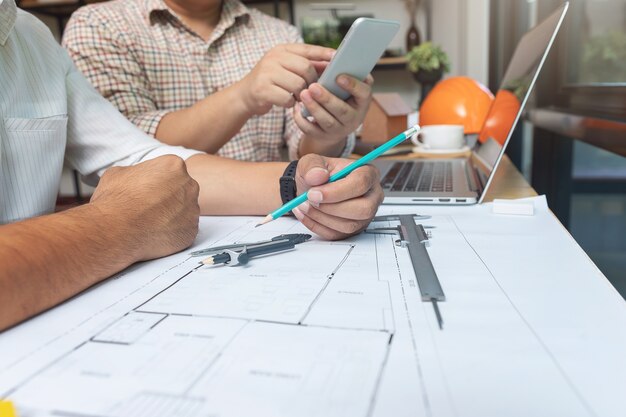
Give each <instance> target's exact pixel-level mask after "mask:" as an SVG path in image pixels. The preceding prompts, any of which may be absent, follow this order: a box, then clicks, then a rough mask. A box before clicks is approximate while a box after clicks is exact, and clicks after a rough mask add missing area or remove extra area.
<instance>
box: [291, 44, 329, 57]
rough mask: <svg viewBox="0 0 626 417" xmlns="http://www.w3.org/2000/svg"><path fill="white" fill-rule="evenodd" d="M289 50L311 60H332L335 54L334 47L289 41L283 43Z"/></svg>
mask: <svg viewBox="0 0 626 417" xmlns="http://www.w3.org/2000/svg"><path fill="white" fill-rule="evenodd" d="M283 47H284V48H285V50H286V51H287V52H291V53H292V54H296V55H300V56H302V57H305V58H306V59H308V60H310V61H330V60H331V59H332V57H333V56H334V55H335V50H334V49H333V48H326V47H324V46H318V45H307V44H305V43H289V44H285V45H283Z"/></svg>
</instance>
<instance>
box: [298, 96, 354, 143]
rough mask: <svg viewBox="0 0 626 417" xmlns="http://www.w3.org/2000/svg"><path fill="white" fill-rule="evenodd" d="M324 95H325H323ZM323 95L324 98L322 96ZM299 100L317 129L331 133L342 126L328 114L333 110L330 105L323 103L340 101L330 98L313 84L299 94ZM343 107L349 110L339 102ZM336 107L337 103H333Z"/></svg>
mask: <svg viewBox="0 0 626 417" xmlns="http://www.w3.org/2000/svg"><path fill="white" fill-rule="evenodd" d="M313 92H317V94H318V96H317V97H315V96H314V95H313ZM324 93H325V94H324ZM322 95H324V97H323V96H322ZM300 98H301V100H302V103H303V104H304V105H305V106H306V108H307V109H308V110H309V113H310V114H311V116H313V118H314V119H315V123H317V124H318V125H319V127H320V128H321V129H322V130H323V131H325V132H332V131H334V130H337V129H338V127H340V126H341V125H342V123H341V122H340V121H339V120H337V118H335V116H333V115H332V114H331V113H330V109H329V107H330V108H333V106H332V105H330V106H329V105H328V104H324V103H323V101H326V102H328V101H331V102H332V101H341V100H339V99H338V98H337V97H334V96H332V95H331V94H330V93H328V91H326V90H323V91H322V88H321V87H320V86H319V85H317V84H313V85H312V86H311V87H310V88H309V89H308V90H305V91H302V93H301V94H300ZM341 103H342V104H343V105H344V106H346V107H348V109H350V107H349V105H348V104H346V103H343V102H341ZM335 104H336V105H338V104H337V103H335Z"/></svg>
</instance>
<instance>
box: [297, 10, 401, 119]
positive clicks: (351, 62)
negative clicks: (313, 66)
mask: <svg viewBox="0 0 626 417" xmlns="http://www.w3.org/2000/svg"><path fill="white" fill-rule="evenodd" d="M399 28H400V23H399V22H397V21H394V20H381V19H370V18H363V17H360V18H358V19H357V20H355V21H354V23H353V24H352V26H351V27H350V30H349V31H348V33H347V34H346V36H345V37H344V38H343V40H342V41H341V44H340V45H339V47H338V48H337V53H336V54H335V56H334V57H333V58H332V59H331V61H330V63H329V64H328V67H326V69H325V70H324V72H323V73H322V75H321V76H320V79H319V81H318V83H319V84H320V85H322V86H323V87H324V88H326V89H327V90H328V91H330V92H331V93H332V94H334V95H335V96H337V97H339V98H341V99H342V100H347V99H349V98H350V93H348V92H347V91H345V90H344V89H342V88H341V87H339V86H338V85H337V82H336V79H337V77H338V76H339V75H341V74H347V75H351V76H352V77H354V78H356V79H358V80H364V79H365V77H367V75H368V74H369V73H370V72H371V71H372V69H374V66H375V65H376V62H377V61H378V59H379V58H380V57H381V56H382V54H383V52H385V48H387V45H389V42H391V40H392V39H393V37H394V36H395V35H396V33H397V32H398V29H399ZM301 114H302V116H304V117H309V116H311V115H310V114H309V111H308V110H307V109H306V107H304V106H303V107H302V111H301Z"/></svg>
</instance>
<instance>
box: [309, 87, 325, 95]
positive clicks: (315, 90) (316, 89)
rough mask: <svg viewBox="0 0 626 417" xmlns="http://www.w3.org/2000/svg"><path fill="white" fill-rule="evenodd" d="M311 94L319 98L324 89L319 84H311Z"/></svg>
mask: <svg viewBox="0 0 626 417" xmlns="http://www.w3.org/2000/svg"><path fill="white" fill-rule="evenodd" d="M309 91H310V92H311V95H312V96H313V97H315V98H319V97H320V96H321V95H322V89H321V88H320V87H319V86H318V85H317V84H311V86H310V87H309Z"/></svg>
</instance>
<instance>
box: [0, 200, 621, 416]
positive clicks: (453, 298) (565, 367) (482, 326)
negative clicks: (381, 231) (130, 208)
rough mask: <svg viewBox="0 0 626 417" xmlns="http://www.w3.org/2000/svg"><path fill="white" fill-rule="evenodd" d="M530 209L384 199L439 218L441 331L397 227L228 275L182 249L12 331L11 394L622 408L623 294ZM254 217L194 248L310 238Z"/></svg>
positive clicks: (531, 411)
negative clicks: (512, 212)
mask: <svg viewBox="0 0 626 417" xmlns="http://www.w3.org/2000/svg"><path fill="white" fill-rule="evenodd" d="M532 201H533V203H534V204H535V212H536V215H535V216H530V217H527V216H506V215H494V214H492V213H491V210H490V207H489V205H483V206H475V207H458V208H456V207H455V208H452V207H415V206H414V207H383V208H381V214H386V213H409V212H419V214H432V215H433V217H432V219H429V220H425V221H423V223H424V224H425V225H429V226H434V228H432V229H430V231H431V232H432V239H431V244H430V246H429V248H428V251H429V254H430V256H431V258H432V261H433V264H434V266H435V269H436V270H437V274H438V276H439V279H440V281H441V284H442V287H443V289H444V291H445V293H446V301H445V302H442V303H440V308H441V312H442V315H443V319H444V329H443V330H439V328H438V327H437V322H436V318H435V315H434V312H433V308H432V306H431V304H430V303H423V302H422V301H421V299H420V296H419V289H418V288H417V283H416V280H415V276H414V274H413V270H412V267H411V262H410V258H409V256H408V254H407V252H406V249H403V248H399V247H396V246H395V245H394V244H393V240H394V238H393V237H391V236H384V235H371V234H361V235H359V236H357V237H354V238H352V239H348V240H346V241H343V242H332V243H331V242H323V241H320V240H317V239H314V240H312V241H311V242H307V243H304V244H301V245H298V246H297V248H296V250H294V251H291V252H288V253H282V254H277V255H273V256H267V257H263V258H258V259H252V260H251V262H250V264H249V265H248V266H246V267H234V268H229V267H224V266H215V267H199V266H198V264H197V261H198V260H197V259H190V258H188V256H187V254H188V253H189V251H185V253H181V254H177V255H174V256H171V257H168V258H165V259H162V260H158V261H154V262H150V263H145V264H141V265H137V266H134V267H133V268H131V269H130V270H128V271H125V272H124V273H122V274H119V276H117V277H115V278H114V279H111V280H108V281H106V282H105V283H103V284H101V285H99V286H97V287H95V288H93V289H91V290H89V291H87V292H85V293H84V294H82V295H80V296H78V297H75V298H74V299H72V300H70V301H68V302H67V303H64V304H63V305H61V306H59V307H57V308H55V309H53V310H51V311H49V312H47V313H44V314H42V315H40V316H38V317H36V318H34V319H32V320H30V321H28V322H26V323H24V324H22V325H20V326H17V327H16V328H14V329H11V330H9V331H7V332H4V333H2V334H0V396H2V397H6V398H9V399H11V400H13V401H14V402H15V403H16V404H17V406H18V408H19V410H20V412H21V415H22V416H23V417H24V416H25V417H29V416H30V417H33V416H47V415H56V416H99V417H122V416H123V417H127V416H138V417H143V416H146V417H147V416H150V417H161V416H163V417H165V416H168V417H170V416H181V417H209V416H220V417H221V416H224V417H225V416H248V415H257V416H381V417H382V416H392V415H393V416H481V417H482V416H502V415H507V416H529V415H533V416H543V415H546V416H561V415H562V416H619V415H622V413H623V409H622V404H621V393H623V392H625V391H626V377H625V375H626V361H624V359H623V357H624V356H623V352H624V351H626V309H625V304H624V301H623V300H622V299H621V298H620V297H619V295H618V294H617V293H616V291H615V290H614V289H613V288H612V287H611V286H610V285H609V284H608V283H607V281H606V279H605V278H604V277H603V276H602V274H601V273H600V272H599V271H598V270H597V268H595V266H594V265H593V264H592V263H591V262H590V261H589V260H588V259H587V258H586V255H585V254H584V252H583V251H582V250H581V249H580V248H579V247H578V246H577V245H576V243H575V242H574V241H573V240H572V239H571V237H570V236H569V235H568V234H567V232H566V231H565V230H564V229H563V228H562V226H561V225H560V224H559V223H558V222H557V221H556V220H555V218H554V217H553V216H552V214H551V213H550V212H549V210H547V207H546V206H545V199H543V198H541V197H539V198H535V199H532ZM256 222H257V219H253V218H242V217H239V218H203V219H202V220H201V233H200V235H199V237H198V239H197V242H196V244H195V245H194V249H197V248H201V247H205V246H208V245H212V244H224V243H231V242H234V241H256V240H260V239H265V238H269V237H272V236H275V235H277V234H281V233H303V232H306V231H305V229H304V228H303V227H302V226H301V225H299V224H298V223H297V222H296V221H295V220H293V219H288V218H283V219H280V220H277V221H275V222H272V223H270V224H268V225H267V226H264V227H262V228H258V229H255V228H254V225H255V224H256ZM393 225H395V223H393V222H392V223H388V222H385V223H373V224H372V227H376V226H379V227H380V226H386V227H388V226H393ZM607 381H611V382H610V383H608V382H607Z"/></svg>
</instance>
